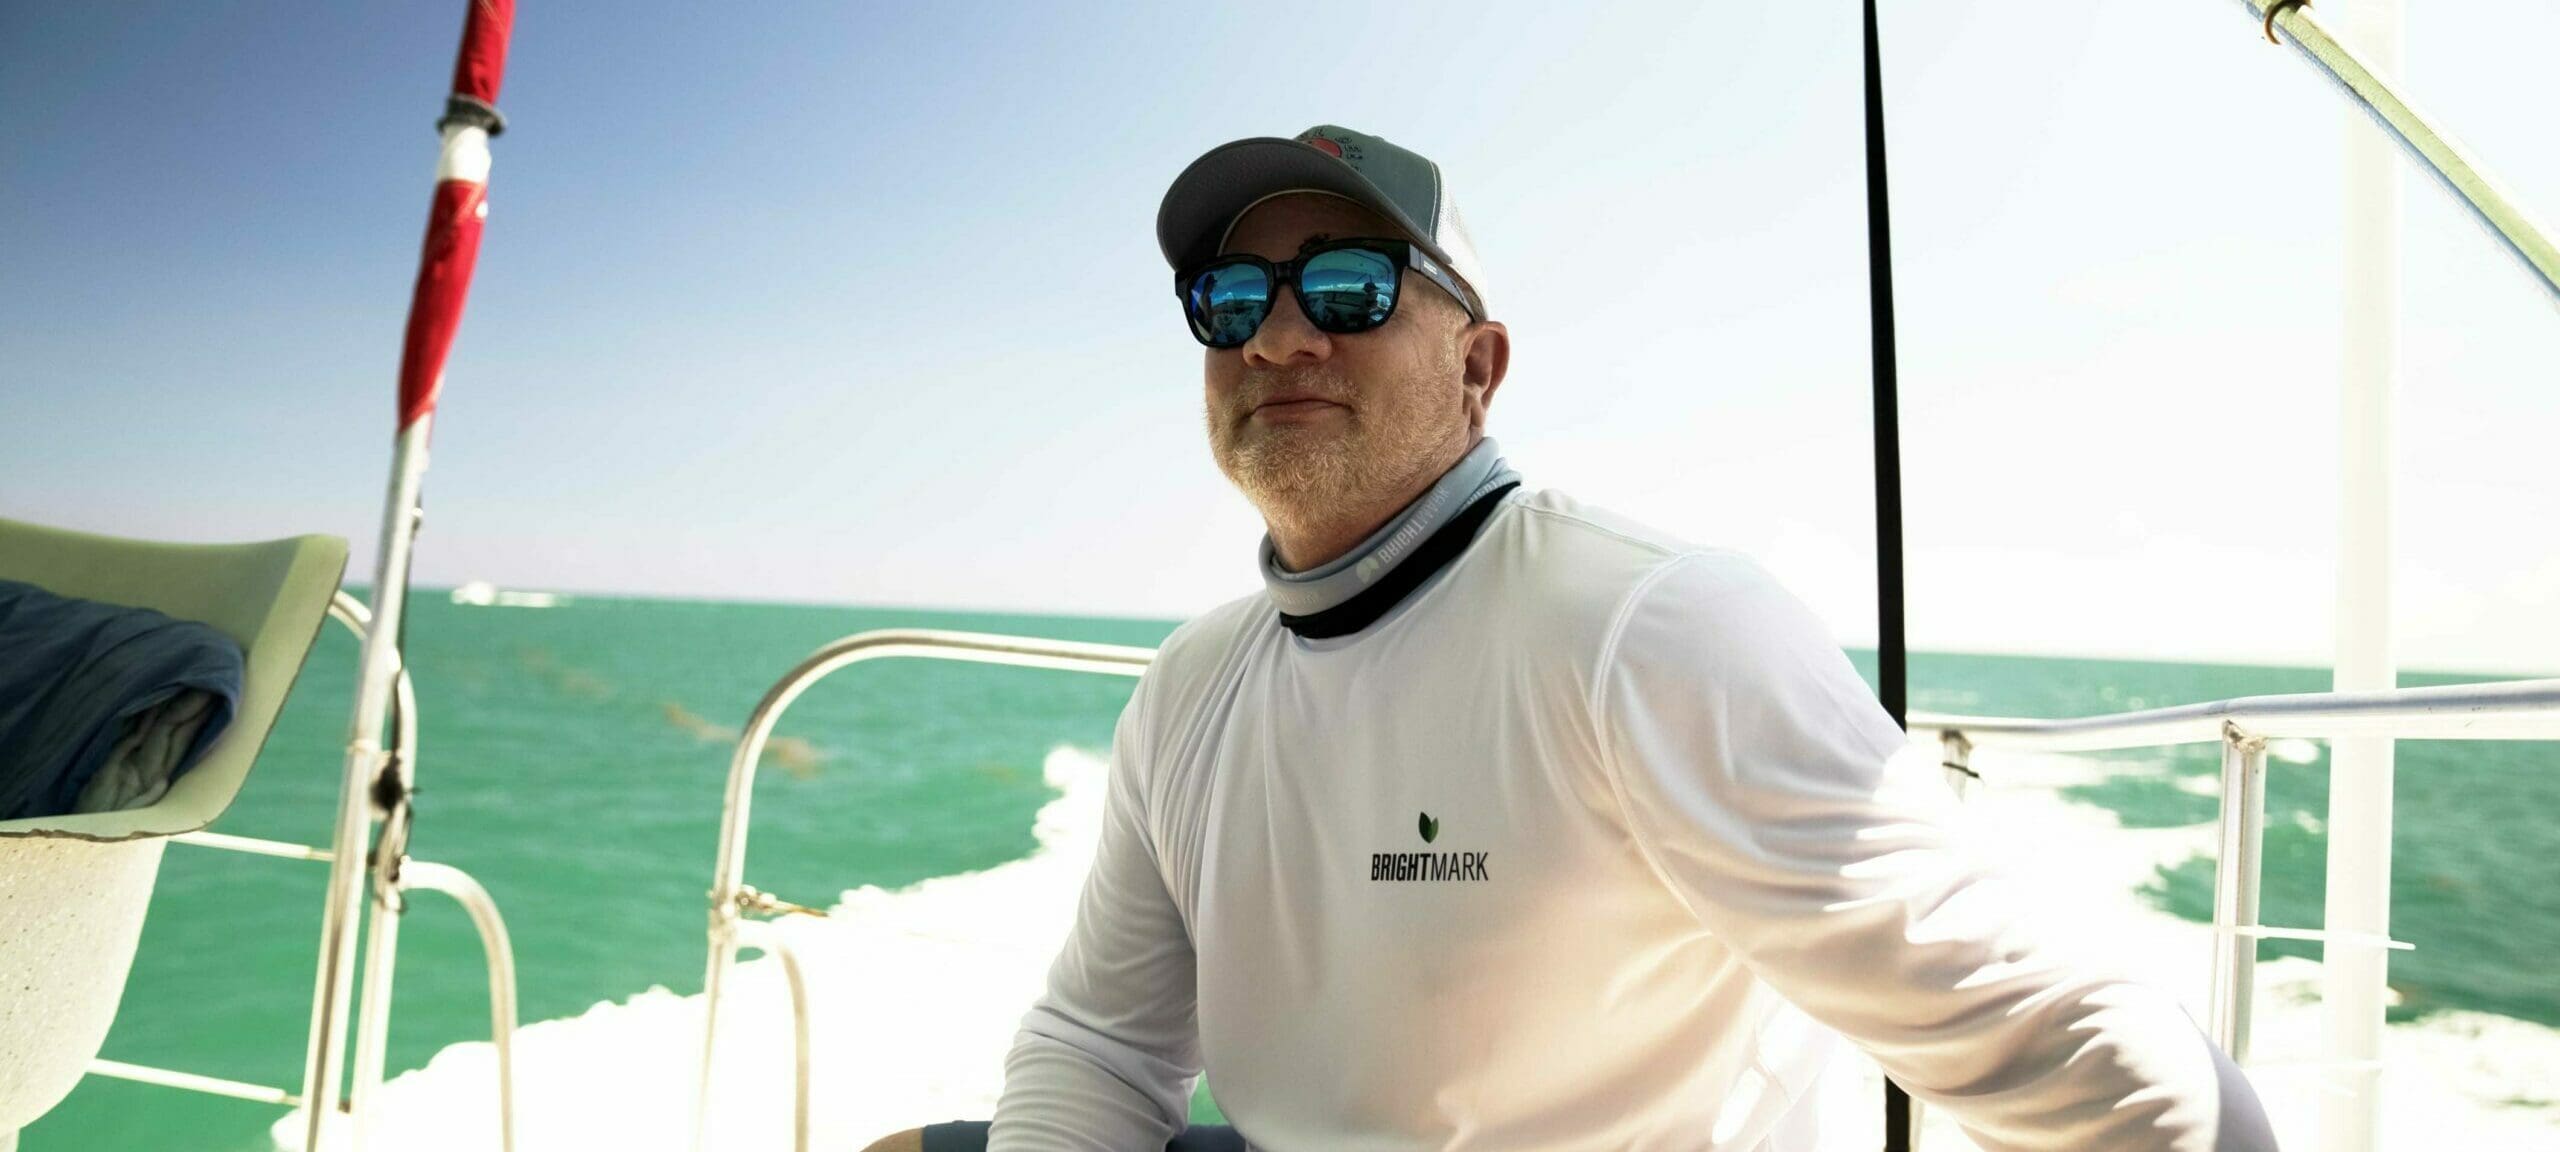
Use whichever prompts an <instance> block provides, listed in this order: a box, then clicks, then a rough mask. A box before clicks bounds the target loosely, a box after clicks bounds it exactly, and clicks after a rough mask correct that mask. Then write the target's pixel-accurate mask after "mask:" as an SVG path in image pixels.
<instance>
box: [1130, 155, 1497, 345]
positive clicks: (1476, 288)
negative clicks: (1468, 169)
mask: <svg viewBox="0 0 2560 1152" xmlns="http://www.w3.org/2000/svg"><path fill="white" fill-rule="evenodd" d="M1290 192H1325V193H1330V194H1332V195H1335V196H1340V197H1342V198H1344V199H1346V200H1350V201H1352V202H1354V203H1357V204H1359V205H1361V206H1362V207H1365V208H1367V209H1369V210H1370V211H1373V212H1376V213H1377V214H1379V215H1381V216H1384V217H1386V218H1387V219H1388V220H1389V221H1392V222H1393V223H1394V224H1395V226H1396V227H1398V228H1400V229H1403V231H1404V234H1405V238H1406V239H1409V240H1412V241H1413V242H1415V243H1417V244H1419V245H1421V246H1422V250H1423V251H1425V252H1428V253H1430V254H1431V257H1432V258H1433V259H1435V260H1438V261H1439V262H1440V263H1442V264H1443V265H1446V266H1447V267H1448V268H1449V270H1450V271H1452V272H1455V273H1457V274H1458V278H1459V279H1460V280H1462V281H1464V282H1465V283H1466V286H1467V288H1468V289H1469V290H1471V291H1473V292H1474V293H1475V295H1476V301H1475V302H1474V303H1475V309H1476V314H1477V315H1478V316H1484V315H1488V313H1486V312H1485V311H1484V305H1483V298H1484V270H1483V268H1482V267H1481V266H1480V265H1479V264H1478V263H1477V261H1476V246H1475V242H1474V241H1473V240H1471V239H1469V238H1468V236H1467V228H1466V224H1465V223H1464V222H1463V221H1461V220H1460V219H1459V216H1458V207H1457V205H1456V204H1453V203H1451V202H1450V199H1449V193H1448V189H1447V187H1446V186H1445V185H1444V184H1443V182H1442V181H1441V179H1440V166H1439V165H1438V164H1435V163H1432V161H1431V159H1430V158H1429V157H1426V156H1424V155H1422V154H1421V153H1418V152H1414V151H1411V150H1408V149H1405V148H1399V147H1397V146H1396V145H1393V144H1390V143H1388V142H1386V141H1385V140H1382V139H1380V138H1378V137H1376V136H1371V135H1368V134H1366V133H1362V132H1354V131H1352V130H1351V129H1349V128H1341V127H1336V126H1334V125H1331V124H1318V125H1316V126H1315V127H1313V128H1309V129H1307V130H1306V131H1304V132H1300V133H1298V135H1297V136H1296V137H1294V138H1291V139H1282V138H1280V137H1278V136H1255V137H1251V138H1249V139H1244V140H1236V141H1232V142H1229V143H1226V144H1221V145H1219V146H1217V147H1215V148H1212V149H1210V150H1209V151H1208V152H1207V153H1206V154H1204V155H1202V156H1201V157H1200V158H1199V159H1197V160H1194V161H1192V162H1191V166H1190V167H1188V168H1185V169H1183V170H1182V174H1181V175H1179V176H1176V177H1174V178H1173V187H1171V188H1168V189H1166V190H1165V194H1164V204H1163V206H1162V207H1160V208H1158V209H1157V210H1156V245H1157V247H1159V248H1162V249H1163V250H1164V258H1165V262H1166V263H1168V264H1171V265H1173V270H1174V271H1176V272H1181V271H1183V270H1185V269H1188V268H1193V267H1197V266H1198V265H1200V264H1203V263H1206V262H1207V261H1208V260H1209V258H1210V257H1212V256H1216V255H1217V254H1218V252H1219V251H1220V250H1221V249H1223V248H1225V247H1226V243H1227V234H1228V233H1229V232H1230V231H1231V230H1233V229H1234V227H1235V222H1236V218H1237V217H1240V216H1242V215H1244V213H1245V210H1246V209H1249V208H1251V207H1253V206H1254V205H1256V204H1260V203H1262V202H1263V201H1265V200H1268V199H1270V198H1272V197H1274V196H1279V195H1283V194H1285V193H1290Z"/></svg>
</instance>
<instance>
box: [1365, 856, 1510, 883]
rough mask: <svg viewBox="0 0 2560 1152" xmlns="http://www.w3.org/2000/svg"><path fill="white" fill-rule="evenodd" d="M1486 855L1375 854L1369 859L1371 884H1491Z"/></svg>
mask: <svg viewBox="0 0 2560 1152" xmlns="http://www.w3.org/2000/svg"><path fill="white" fill-rule="evenodd" d="M1491 855H1492V853H1490V852H1379V853H1375V854H1372V855H1371V856H1370V857H1369V878H1370V879H1371V880H1491V879H1492V877H1491V876H1489V875H1487V874H1486V873H1485V867H1484V862H1485V857H1487V856H1491Z"/></svg>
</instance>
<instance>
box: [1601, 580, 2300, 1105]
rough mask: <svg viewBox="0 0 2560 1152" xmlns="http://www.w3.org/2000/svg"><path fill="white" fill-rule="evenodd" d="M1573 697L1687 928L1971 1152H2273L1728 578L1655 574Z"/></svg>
mask: <svg viewBox="0 0 2560 1152" xmlns="http://www.w3.org/2000/svg"><path fill="white" fill-rule="evenodd" d="M1592 691H1593V711H1594V714H1595V722H1596V723H1597V724H1598V725H1599V728H1600V732H1601V746H1602V750H1603V759H1604V760H1605V761H1606V762H1607V764H1608V767H1609V770H1610V771H1611V773H1612V774H1613V777H1614V780H1615V782H1616V785H1617V787H1618V788H1620V789H1621V790H1622V794H1623V795H1624V797H1625V806H1626V809H1627V812H1626V819H1627V821H1628V823H1629V825H1630V829H1631V831H1632V833H1633V835H1634V836H1635V839H1636V842H1637V844H1638V846H1639V847H1640V848H1641V849H1642V850H1643V851H1644V853H1645V855H1646V856H1647V858H1648V859H1649V860H1650V861H1651V862H1652V863H1653V865H1654V867H1655V869H1656V870H1657V871H1658V872H1660V873H1661V875H1662V876H1663V878H1664V880H1665V882H1666V883H1668V884H1669V885H1670V887H1671V888H1672V890H1673V891H1674V892H1675V893H1676V894H1677V895H1678V897H1679V898H1680V899H1681V900H1682V901H1683V902H1685V903H1686V904H1687V905H1688V906H1689V908H1690V910H1691V911H1692V912H1693V913H1694V914H1695V915H1696V916H1697V917H1698V920H1699V921H1700V923H1701V924H1702V925H1703V926H1704V927H1705V928H1706V929H1707V930H1708V931H1709V932H1712V933H1714V934H1715V935H1716V936H1717V937H1718V938H1719V939H1721V940H1723V941H1724V942H1726V943H1727V944H1729V945H1730V946H1731V947H1732V948H1733V949H1734V950H1735V952H1736V953H1737V954H1738V955H1740V956H1741V957H1742V959H1743V961H1744V963H1746V964H1748V965H1749V966H1750V967H1751V969H1752V971H1753V972H1754V973H1755V974H1757V975H1758V976H1759V977H1760V978H1761V979H1762V980H1765V981H1766V982H1768V983H1769V984H1770V985H1771V986H1772V987H1774V988H1775V989H1777V991H1778V992H1779V993H1780V994H1781V995H1783V996H1785V997H1786V998H1787V999H1788V1000H1790V1001H1791V1002H1793V1003H1794V1004H1795V1005H1796V1006H1798V1007H1800V1008H1802V1009H1803V1010H1804V1011H1805V1012H1806V1013H1808V1014H1810V1015H1811V1016H1813V1017H1814V1018H1815V1019H1817V1020H1820V1021H1822V1022H1823V1023H1825V1024H1827V1025H1829V1026H1831V1027H1832V1028H1834V1029H1836V1030H1838V1031H1840V1032H1841V1033H1843V1034H1844V1035H1846V1036H1848V1037H1849V1038H1850V1039H1851V1040H1853V1041H1855V1042H1856V1043H1857V1044H1858V1045H1859V1046H1860V1047H1862V1048H1864V1049H1866V1050H1867V1051H1868V1052H1869V1053H1870V1054H1872V1055H1873V1056H1874V1057H1875V1058H1876V1060H1877V1062H1878V1063H1881V1064H1883V1065H1884V1067H1885V1070H1886V1071H1887V1072H1889V1073H1891V1074H1892V1076H1893V1078H1894V1079H1895V1080H1896V1081H1898V1082H1900V1083H1901V1084H1902V1085H1903V1086H1904V1087H1905V1088H1908V1089H1909V1090H1910V1091H1911V1093H1912V1094H1913V1095H1914V1096H1917V1097H1920V1098H1921V1099H1923V1100H1926V1101H1928V1102H1929V1103H1931V1104H1933V1105H1936V1106H1939V1107H1943V1108H1945V1109H1947V1110H1948V1111H1949V1112H1950V1113H1952V1114H1953V1115H1954V1117H1955V1118H1956V1120H1957V1121H1958V1122H1959V1123H1961V1124H1962V1125H1963V1126H1964V1127H1965V1128H1966V1130H1967V1131H1969V1132H1970V1133H1972V1134H1973V1136H1974V1138H1975V1139H1976V1140H1977V1141H1978V1142H1980V1143H1981V1144H1982V1145H1983V1146H1984V1147H1985V1148H1988V1149H1994V1150H1998V1152H2031V1150H2043V1149H2054V1150H2059V1149H2073V1150H2104V1149H2126V1150H2131V1149H2144V1150H2152V1149H2172V1150H2176V1152H2205V1150H2207V1149H2223V1150H2249V1152H2255V1150H2258V1149H2272V1148H2274V1147H2275V1140H2274V1137H2273V1135H2272V1134H2271V1133H2270V1131H2269V1129H2268V1127H2267V1122H2266V1117H2265V1114H2264V1113H2263V1111H2262V1110H2261V1108H2260V1106H2259V1103H2258V1100H2257V1097H2256V1095H2255V1093H2254V1092H2252V1091H2251V1090H2250V1089H2249V1087H2248V1084H2247V1082H2246V1081H2245V1080H2244V1079H2242V1077H2241V1076H2240V1074H2239V1072H2238V1070H2237V1069H2236V1068H2235V1067H2233V1066H2232V1064H2231V1063H2230V1061H2229V1060H2228V1059H2227V1058H2226V1057H2224V1056H2223V1054H2222V1053H2221V1052H2220V1051H2219V1050H2218V1049H2215V1048H2214V1047H2213V1045H2212V1044H2211V1043H2209V1042H2208V1041H2206V1040H2205V1038H2204V1036H2203V1034H2202V1033H2200V1032H2199V1031H2197V1029H2196V1027H2195V1024H2194V1022H2193V1021H2192V1020H2190V1019H2188V1018H2187V1016H2186V1013H2185V1012H2184V1011H2182V1010H2181V1009H2180V1008H2179V1007H2178V1006H2177V1004H2176V1002H2175V1001H2174V1000H2173V999H2171V998H2170V997H2168V996H2166V995H2164V994H2162V993H2159V992H2157V991H2155V990H2152V989H2149V988H2146V987H2143V986H2140V985H2137V984H2134V983H2131V982H2130V981H2127V980H2123V979H2120V978H2117V977H2115V976H2113V975H2112V974H2108V973H2103V972H2097V971H2091V970H2088V969H2085V968H2081V967H2077V966H2074V965H2072V964H2070V963H2067V962H2065V961H2063V960H2062V959H2060V958H2059V957H2058V955H2057V953H2056V952H2055V950H2054V949H2053V947H2051V945H2050V944H2049V942H2046V941H2042V940H2039V939H2038V938H2037V937H2036V934H2035V933H2034V931H2033V930H2032V927H2031V926H2030V925H2029V924H2027V923H2025V922H2024V921H2023V920H2022V919H2021V917H2020V916H2019V915H2018V914H2017V911H2016V909H2015V903H2016V901H2015V900H2014V899H2013V897H2012V895H2011V893H2010V892H2009V891H2008V890H2007V888H2006V885H2004V884H2003V882H2002V881H2001V879H2000V878H1999V877H1998V876H1997V875H1995V874H1993V873H1992V872H1991V871H1990V870H1989V869H1987V868H1986V867H1985V866H1984V865H1983V864H1982V862H1981V861H1980V860H1979V859H1978V858H1977V857H1976V856H1975V855H1973V854H1971V853H1969V852H1967V851H1965V850H1964V849H1963V847H1962V846H1961V845H1959V844H1957V843H1955V842H1954V838H1953V833H1952V830H1951V817H1952V816H1953V815H1954V813H1953V811H1952V808H1951V805H1952V803H1953V798H1952V796H1951V795H1950V794H1949V793H1948V792H1947V790H1946V788H1945V787H1944V785H1943V784H1941V783H1940V782H1939V780H1938V778H1937V770H1936V767H1935V765H1934V762H1933V761H1932V759H1931V758H1929V757H1927V756H1925V755H1916V754H1913V753H1923V752H1925V751H1926V750H1925V749H1913V748H1911V747H1910V746H1909V745H1908V744H1907V742H1906V741H1905V739H1904V737H1903V734H1902V732H1901V731H1900V729H1898V728H1896V727H1895V726H1894V724H1893V721H1892V719H1891V717H1889V716H1887V715H1886V714H1885V713H1884V711H1883V709H1882V708H1880V707H1878V706H1877V704H1876V702H1875V699H1874V697H1873V696H1872V695H1870V694H1869V692H1868V690H1867V687H1866V685H1865V683H1864V682H1862V681H1861V680H1859V679H1858V676H1857V673H1856V672H1855V670H1853V669H1852V668H1851V667H1850V665H1849V662H1848V660H1847V658H1846V657H1844V656H1843V655H1842V654H1841V652H1840V649H1839V648H1838V647H1837V646H1836V645H1834V644H1833V643H1832V642H1831V640H1830V638H1829V637H1828V636H1827V635H1825V633H1824V631H1823V629H1822V627H1821V624H1820V623H1819V621H1817V620H1815V619H1814V618H1813V616H1812V614H1811V613H1810V612H1808V611H1807V610H1806V609H1805V608H1804V607H1803V605H1801V604H1799V603H1797V602H1796V600H1795V599H1794V598H1793V597H1792V596H1790V595H1788V594H1787V592H1786V591H1785V590H1784V589H1782V588H1780V587H1779V586H1778V585H1777V583H1776V582H1775V581H1774V580H1772V579H1771V578H1770V577H1769V576H1768V575H1767V574H1766V573H1764V572H1762V571H1760V570H1759V569H1758V568H1757V567H1756V566H1755V565H1753V564H1751V563H1750V562H1749V561H1748V560H1745V559H1742V558H1741V557H1739V556H1735V555H1732V554H1729V553H1708V554H1700V555H1693V556H1688V557H1683V558H1681V559H1679V560H1677V561H1673V562H1671V563H1670V564H1669V565H1667V566H1666V567H1665V568H1664V569H1662V570H1661V571H1659V572H1657V573H1656V574H1655V577H1654V578H1653V579H1652V580H1651V581H1650V582H1649V583H1647V584H1646V585H1644V586H1642V587H1640V588H1639V589H1637V590H1636V592H1635V593H1634V594H1633V595H1632V596H1631V597H1630V599H1629V600H1628V603H1627V605H1626V606H1625V608H1624V609H1623V610H1622V611H1621V613H1620V617H1619V620H1618V624H1617V628H1616V630H1615V631H1614V632H1613V637H1612V644H1611V647H1610V648H1609V649H1608V650H1606V651H1604V653H1603V655H1602V663H1601V665H1600V667H1599V669H1598V671H1597V674H1596V676H1595V679H1594V682H1593V689H1592Z"/></svg>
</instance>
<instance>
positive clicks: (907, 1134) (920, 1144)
mask: <svg viewBox="0 0 2560 1152" xmlns="http://www.w3.org/2000/svg"><path fill="white" fill-rule="evenodd" d="M862 1152H924V1129H922V1128H909V1129H907V1130H906V1131H904V1132H892V1133H890V1134H889V1135H886V1136H883V1137H881V1138H879V1139H877V1140H874V1141H872V1142H871V1146H870V1147H868V1148H865V1149H863V1150H862Z"/></svg>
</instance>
